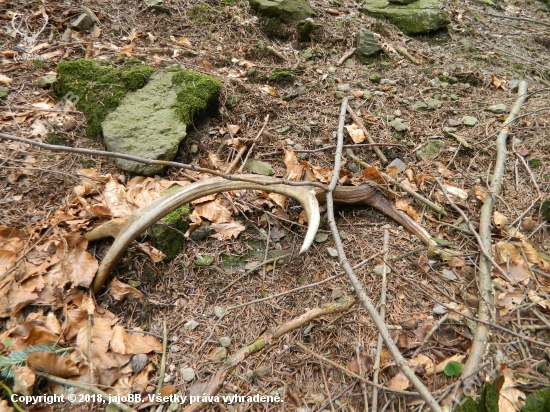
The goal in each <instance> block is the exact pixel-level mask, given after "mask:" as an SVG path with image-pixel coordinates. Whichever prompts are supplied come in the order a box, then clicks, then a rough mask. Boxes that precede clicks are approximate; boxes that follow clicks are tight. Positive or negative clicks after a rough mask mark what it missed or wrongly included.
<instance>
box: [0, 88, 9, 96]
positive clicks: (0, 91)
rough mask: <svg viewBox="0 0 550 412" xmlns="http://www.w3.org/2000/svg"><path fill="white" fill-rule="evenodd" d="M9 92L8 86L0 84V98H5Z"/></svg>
mask: <svg viewBox="0 0 550 412" xmlns="http://www.w3.org/2000/svg"><path fill="white" fill-rule="evenodd" d="M9 93H10V89H9V87H5V86H0V99H5V98H6V97H8V94H9Z"/></svg>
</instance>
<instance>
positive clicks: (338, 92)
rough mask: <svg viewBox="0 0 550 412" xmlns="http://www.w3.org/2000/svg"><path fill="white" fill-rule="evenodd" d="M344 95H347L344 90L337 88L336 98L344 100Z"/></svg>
mask: <svg viewBox="0 0 550 412" xmlns="http://www.w3.org/2000/svg"><path fill="white" fill-rule="evenodd" d="M344 97H346V93H344V92H343V91H342V90H336V91H335V92H334V98H336V99H338V100H342V99H343V98H344Z"/></svg>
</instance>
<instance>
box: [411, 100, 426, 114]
mask: <svg viewBox="0 0 550 412" xmlns="http://www.w3.org/2000/svg"><path fill="white" fill-rule="evenodd" d="M413 109H414V110H418V111H419V112H425V111H428V110H429V107H428V105H427V104H426V103H424V102H416V103H415V104H414V105H413Z"/></svg>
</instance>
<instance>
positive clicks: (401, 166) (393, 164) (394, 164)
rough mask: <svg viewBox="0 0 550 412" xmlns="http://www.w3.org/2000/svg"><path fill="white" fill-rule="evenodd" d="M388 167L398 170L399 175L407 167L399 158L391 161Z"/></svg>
mask: <svg viewBox="0 0 550 412" xmlns="http://www.w3.org/2000/svg"><path fill="white" fill-rule="evenodd" d="M388 167H396V168H397V170H399V172H400V173H403V172H404V171H405V169H406V168H407V165H406V164H405V162H403V160H401V159H399V158H395V159H393V160H392V162H391V163H390V164H389V165H388Z"/></svg>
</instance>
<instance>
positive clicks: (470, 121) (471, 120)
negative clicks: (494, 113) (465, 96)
mask: <svg viewBox="0 0 550 412" xmlns="http://www.w3.org/2000/svg"><path fill="white" fill-rule="evenodd" d="M462 123H463V124H464V125H466V126H475V124H476V123H477V119H476V118H475V117H472V116H463V117H462Z"/></svg>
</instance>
